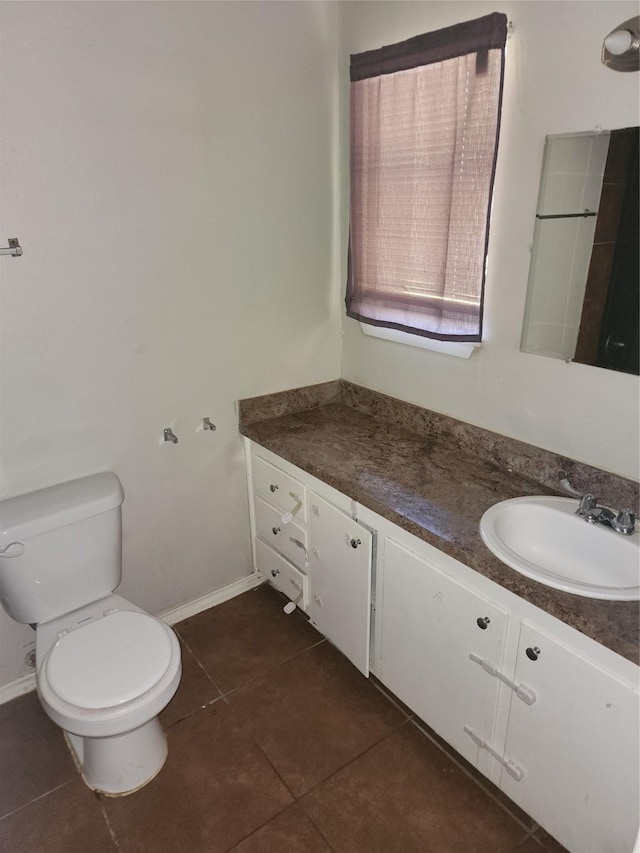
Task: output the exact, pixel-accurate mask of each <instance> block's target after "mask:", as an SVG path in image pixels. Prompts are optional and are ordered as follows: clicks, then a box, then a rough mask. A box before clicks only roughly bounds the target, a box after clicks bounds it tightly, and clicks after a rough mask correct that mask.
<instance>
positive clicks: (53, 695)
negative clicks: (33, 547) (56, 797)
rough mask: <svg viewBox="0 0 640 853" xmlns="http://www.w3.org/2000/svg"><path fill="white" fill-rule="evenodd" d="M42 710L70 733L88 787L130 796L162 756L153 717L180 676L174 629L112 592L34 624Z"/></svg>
mask: <svg viewBox="0 0 640 853" xmlns="http://www.w3.org/2000/svg"><path fill="white" fill-rule="evenodd" d="M36 670H37V689H38V695H39V697H40V701H41V703H42V707H43V708H44V710H45V712H46V713H47V715H48V716H49V717H50V718H51V719H52V720H53V721H54V722H55V723H57V725H59V726H60V727H61V728H62V729H63V730H64V732H65V734H66V736H67V742H68V744H69V746H70V748H71V750H72V752H73V754H74V757H75V759H76V763H77V765H78V767H79V769H80V771H81V773H82V776H83V779H84V781H85V782H86V784H87V785H88V786H89V787H90V788H93V789H94V790H96V791H99V792H100V793H103V794H107V795H112V796H113V795H122V794H124V793H131V792H133V791H135V790H137V789H138V788H140V787H141V786H142V785H144V784H146V783H147V782H148V781H150V780H151V779H152V778H153V777H154V776H155V775H156V774H157V773H158V771H159V770H160V768H161V767H162V765H163V764H164V761H165V759H166V756H167V748H166V739H165V737H164V734H163V733H162V730H161V727H160V723H159V721H158V720H157V715H158V714H159V713H160V711H161V710H162V709H163V708H164V707H165V706H166V705H167V703H168V702H169V701H170V700H171V698H172V696H173V695H174V693H175V692H176V690H177V688H178V684H179V682H180V676H181V671H182V668H181V661H180V646H179V643H178V640H177V638H176V635H175V633H174V632H173V631H172V630H171V629H170V628H169V627H168V626H167V625H165V624H164V623H163V622H161V621H160V620H159V619H155V618H153V617H152V616H149V614H147V613H145V612H144V611H143V610H141V609H140V608H138V607H136V606H135V605H133V604H131V602H129V601H127V600H126V599H124V598H122V597H120V596H118V595H111V596H109V597H107V598H104V599H101V600H100V601H97V602H94V603H93V604H91V605H89V606H88V607H83V608H80V609H78V610H75V611H73V613H70V614H67V615H65V616H63V617H61V618H59V619H55V620H53V621H51V622H48V623H43V624H40V625H38V626H37V628H36Z"/></svg>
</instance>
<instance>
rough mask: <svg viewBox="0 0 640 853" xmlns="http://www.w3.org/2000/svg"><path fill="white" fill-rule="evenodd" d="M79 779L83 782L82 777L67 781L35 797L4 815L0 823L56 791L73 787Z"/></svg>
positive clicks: (0, 818)
mask: <svg viewBox="0 0 640 853" xmlns="http://www.w3.org/2000/svg"><path fill="white" fill-rule="evenodd" d="M77 778H80V781H82V779H81V777H74V778H72V779H67V781H66V782H62V783H61V784H60V785H56V787H55V788H51V789H50V790H49V791H45V792H44V794H40V795H39V796H37V797H34V798H33V800H29V802H28V803H23V804H22V805H21V806H18V808H17V809H13V811H10V812H7V813H6V814H3V815H2V817H0V823H1V822H2V821H3V820H5V818H8V817H11V816H12V815H14V814H17V813H18V812H21V811H23V810H24V809H28V808H29V806H32V805H33V804H34V803H37V802H39V801H40V800H44V798H45V797H48V796H49V794H53V793H54V792H55V791H59V790H60V789H61V788H65V787H66V786H67V785H71V784H72V783H73V782H75V781H76V779H77ZM83 784H84V783H83Z"/></svg>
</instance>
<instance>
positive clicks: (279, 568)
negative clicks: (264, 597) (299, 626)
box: [256, 539, 309, 610]
mask: <svg viewBox="0 0 640 853" xmlns="http://www.w3.org/2000/svg"><path fill="white" fill-rule="evenodd" d="M256 568H257V569H258V571H260V572H262V574H263V575H264V576H265V577H266V578H267V579H268V580H269V583H271V584H273V586H275V587H276V589H279V590H280V591H281V592H284V594H285V595H286V596H288V597H289V598H290V599H291V600H292V601H296V600H297V598H298V596H299V595H300V593H302V598H301V599H300V601H297V604H298V606H299V607H301V608H302V609H303V610H306V609H307V601H308V595H309V588H308V582H309V579H308V578H307V576H306V575H304V574H303V573H302V572H299V571H298V569H296V567H295V566H292V565H291V563H289V562H288V561H287V560H285V559H284V557H281V556H280V554H276V552H275V551H274V550H273V549H272V548H270V547H269V546H268V545H265V543H264V542H261V541H260V539H256Z"/></svg>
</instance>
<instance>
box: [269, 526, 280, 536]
mask: <svg viewBox="0 0 640 853" xmlns="http://www.w3.org/2000/svg"><path fill="white" fill-rule="evenodd" d="M271 532H272V533H273V535H274V536H277V535H278V533H280V528H279V527H272V528H271Z"/></svg>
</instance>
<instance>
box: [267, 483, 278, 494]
mask: <svg viewBox="0 0 640 853" xmlns="http://www.w3.org/2000/svg"><path fill="white" fill-rule="evenodd" d="M278 488H279V486H278V484H277V483H271V485H270V486H269V491H270V492H271V493H273V492H277V491H278Z"/></svg>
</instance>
